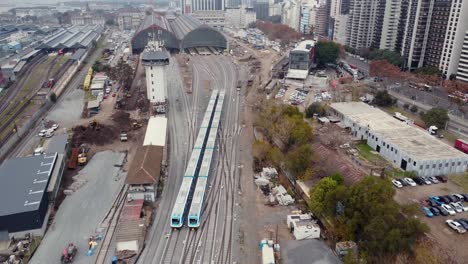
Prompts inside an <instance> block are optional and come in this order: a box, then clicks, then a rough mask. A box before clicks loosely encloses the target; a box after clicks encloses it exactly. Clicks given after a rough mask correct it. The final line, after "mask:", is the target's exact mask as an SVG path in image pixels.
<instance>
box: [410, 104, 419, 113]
mask: <svg viewBox="0 0 468 264" xmlns="http://www.w3.org/2000/svg"><path fill="white" fill-rule="evenodd" d="M410 111H411V113H417V112H418V108H417V107H416V106H415V105H412V106H411V108H410Z"/></svg>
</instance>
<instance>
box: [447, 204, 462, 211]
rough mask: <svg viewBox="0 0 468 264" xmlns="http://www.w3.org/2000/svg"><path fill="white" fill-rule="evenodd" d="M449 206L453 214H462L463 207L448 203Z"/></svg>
mask: <svg viewBox="0 0 468 264" xmlns="http://www.w3.org/2000/svg"><path fill="white" fill-rule="evenodd" d="M449 205H450V206H451V207H452V208H453V209H454V210H455V212H457V213H461V212H463V207H462V206H460V205H459V204H458V203H456V202H452V203H449Z"/></svg>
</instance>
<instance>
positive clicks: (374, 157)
mask: <svg viewBox="0 0 468 264" xmlns="http://www.w3.org/2000/svg"><path fill="white" fill-rule="evenodd" d="M356 148H357V149H358V151H359V155H360V156H361V157H362V158H363V159H365V160H367V161H369V162H372V163H374V162H381V161H385V160H384V158H382V157H381V156H380V155H379V154H375V153H374V150H373V149H372V148H371V147H370V146H369V145H367V143H365V142H362V143H359V144H357V145H356Z"/></svg>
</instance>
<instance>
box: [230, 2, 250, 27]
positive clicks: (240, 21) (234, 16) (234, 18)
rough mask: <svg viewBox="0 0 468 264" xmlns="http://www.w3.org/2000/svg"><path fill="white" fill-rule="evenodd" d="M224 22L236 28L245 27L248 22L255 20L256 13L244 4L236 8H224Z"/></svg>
mask: <svg viewBox="0 0 468 264" xmlns="http://www.w3.org/2000/svg"><path fill="white" fill-rule="evenodd" d="M225 18H226V23H227V24H229V25H231V26H234V27H236V28H246V27H247V26H248V25H249V24H250V23H252V22H255V21H256V20H257V14H256V13H255V12H254V11H253V10H252V9H251V8H247V7H245V6H240V7H237V8H226V11H225Z"/></svg>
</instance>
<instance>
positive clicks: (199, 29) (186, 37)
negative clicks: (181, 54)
mask: <svg viewBox="0 0 468 264" xmlns="http://www.w3.org/2000/svg"><path fill="white" fill-rule="evenodd" d="M170 24H171V28H172V31H173V32H174V34H175V35H176V36H177V38H178V39H179V40H180V41H181V49H188V48H195V47H217V48H226V47H227V41H226V38H225V37H224V35H223V34H221V33H220V32H219V31H218V30H216V29H214V28H212V27H210V26H208V25H206V24H203V23H202V22H201V21H200V20H198V19H197V18H195V17H193V16H191V15H178V16H176V17H175V19H173V20H171V22H170Z"/></svg>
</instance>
